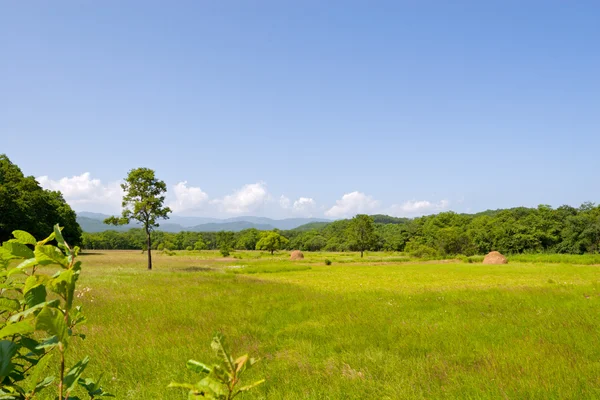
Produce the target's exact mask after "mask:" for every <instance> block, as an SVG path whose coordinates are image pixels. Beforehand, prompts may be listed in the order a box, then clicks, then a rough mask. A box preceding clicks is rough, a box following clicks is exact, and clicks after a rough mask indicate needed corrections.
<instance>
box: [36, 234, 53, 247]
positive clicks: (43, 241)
mask: <svg viewBox="0 0 600 400" xmlns="http://www.w3.org/2000/svg"><path fill="white" fill-rule="evenodd" d="M52 240H54V232H52V233H51V234H50V236H48V237H47V238H46V239H44V240H40V241H39V242H37V244H38V245H39V246H43V245H45V244H46V243H48V242H51V241H52Z"/></svg>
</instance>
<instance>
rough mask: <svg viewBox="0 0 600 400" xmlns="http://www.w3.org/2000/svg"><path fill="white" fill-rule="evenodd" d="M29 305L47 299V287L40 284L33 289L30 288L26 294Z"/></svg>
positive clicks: (31, 305)
mask: <svg viewBox="0 0 600 400" xmlns="http://www.w3.org/2000/svg"><path fill="white" fill-rule="evenodd" d="M24 298H25V303H26V304H27V307H34V306H37V305H38V304H40V303H44V302H45V301H46V287H45V286H44V285H39V286H36V287H34V288H33V289H31V290H28V291H27V293H25V295H24Z"/></svg>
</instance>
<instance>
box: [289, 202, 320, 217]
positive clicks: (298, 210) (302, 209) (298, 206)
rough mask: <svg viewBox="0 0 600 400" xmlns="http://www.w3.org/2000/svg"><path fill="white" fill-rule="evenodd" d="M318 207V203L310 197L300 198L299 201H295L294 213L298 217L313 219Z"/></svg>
mask: <svg viewBox="0 0 600 400" xmlns="http://www.w3.org/2000/svg"><path fill="white" fill-rule="evenodd" d="M316 207H317V203H316V202H315V201H314V200H313V199H311V198H309V197H300V198H299V199H298V200H296V201H294V205H293V206H292V211H293V212H294V213H295V214H298V215H302V216H306V217H312V213H313V211H314V210H315V208H316Z"/></svg>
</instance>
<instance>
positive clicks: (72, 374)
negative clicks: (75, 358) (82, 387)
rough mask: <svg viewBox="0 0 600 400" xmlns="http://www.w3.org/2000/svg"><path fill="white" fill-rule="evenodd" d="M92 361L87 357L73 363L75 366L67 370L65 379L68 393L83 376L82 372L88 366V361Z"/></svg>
mask: <svg viewBox="0 0 600 400" xmlns="http://www.w3.org/2000/svg"><path fill="white" fill-rule="evenodd" d="M89 361H90V358H89V357H85V358H84V359H83V360H81V361H79V362H78V363H77V364H75V365H73V367H72V368H71V369H70V370H69V372H67V374H66V375H65V378H64V379H63V382H64V387H65V390H66V392H67V393H69V392H70V391H72V390H73V389H74V388H75V385H77V381H78V380H79V378H81V374H83V371H84V370H85V367H87V364H88V362H89Z"/></svg>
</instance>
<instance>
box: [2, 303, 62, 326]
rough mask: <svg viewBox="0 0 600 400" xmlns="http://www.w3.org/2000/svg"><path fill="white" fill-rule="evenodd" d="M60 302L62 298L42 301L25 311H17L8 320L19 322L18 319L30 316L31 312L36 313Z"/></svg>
mask: <svg viewBox="0 0 600 400" xmlns="http://www.w3.org/2000/svg"><path fill="white" fill-rule="evenodd" d="M59 303H60V300H58V299H57V300H51V301H47V302H45V303H40V304H38V305H36V306H33V307H31V308H28V309H26V310H24V311H21V312H20V313H17V314H15V315H13V316H11V317H10V318H9V319H8V320H9V321H10V322H17V321H18V320H20V319H21V318H27V317H28V316H30V315H31V314H34V313H36V312H38V311H40V310H41V309H42V308H44V307H46V306H48V307H55V306H57V305H58V304H59Z"/></svg>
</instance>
